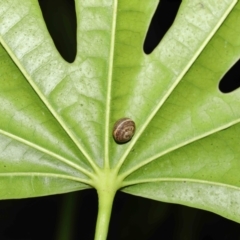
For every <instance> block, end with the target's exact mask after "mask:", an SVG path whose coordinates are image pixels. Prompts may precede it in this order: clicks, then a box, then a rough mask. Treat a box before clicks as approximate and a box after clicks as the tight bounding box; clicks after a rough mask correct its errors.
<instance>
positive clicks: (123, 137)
mask: <svg viewBox="0 0 240 240" xmlns="http://www.w3.org/2000/svg"><path fill="white" fill-rule="evenodd" d="M134 132H135V123H134V121H133V120H131V119H130V118H121V119H119V120H118V121H117V122H116V123H115V124H114V127H113V138H114V140H115V141H116V142H117V143H126V142H128V141H129V140H131V138H132V137H133V135H134Z"/></svg>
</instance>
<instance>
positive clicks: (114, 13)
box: [104, 0, 118, 168]
mask: <svg viewBox="0 0 240 240" xmlns="http://www.w3.org/2000/svg"><path fill="white" fill-rule="evenodd" d="M117 6H118V1H117V0H114V2H113V11H112V16H113V18H112V28H111V43H110V52H109V68H108V78H107V99H106V100H107V101H106V116H105V122H106V126H105V144H104V145H105V149H104V168H109V167H110V163H109V137H110V136H109V134H110V132H109V129H110V110H111V107H110V104H111V92H112V77H113V61H114V47H115V32H116V24H117V23H116V22H117V21H116V20H117Z"/></svg>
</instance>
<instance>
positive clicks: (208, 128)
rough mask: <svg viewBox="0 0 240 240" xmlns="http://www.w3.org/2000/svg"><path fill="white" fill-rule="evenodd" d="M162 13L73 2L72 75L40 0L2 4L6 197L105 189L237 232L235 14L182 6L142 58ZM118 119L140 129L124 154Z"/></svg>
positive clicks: (224, 5)
mask: <svg viewBox="0 0 240 240" xmlns="http://www.w3.org/2000/svg"><path fill="white" fill-rule="evenodd" d="M157 3H158V1H157V0H154V1H148V2H146V1H138V0H133V1H126V0H121V1H113V0H91V1H87V0H82V1H81V0H78V1H76V2H75V5H76V13H77V56H76V59H75V61H74V62H73V63H71V64H69V63H67V62H65V61H64V60H63V59H62V58H61V56H60V54H59V53H58V52H57V50H56V48H55V46H54V44H53V41H52V39H51V37H50V35H49V33H48V31H47V28H46V25H45V23H44V20H43V17H42V13H41V10H40V7H39V5H38V2H37V1H35V0H19V1H18V2H17V3H16V2H12V1H10V0H0V41H1V44H2V46H3V47H2V48H1V49H0V74H1V78H0V103H1V104H0V116H1V118H0V138H1V139H0V149H1V151H0V179H1V182H2V184H1V189H0V198H2V199H4V198H21V197H30V196H41V195H48V194H55V193H62V192H69V191H74V190H79V189H84V188H89V187H95V188H97V190H98V188H100V187H101V184H103V185H104V184H106V182H109V183H111V184H112V185H115V188H117V189H119V188H121V189H122V190H123V191H126V192H129V193H132V194H136V195H139V196H144V197H147V198H153V199H157V200H161V201H168V202H177V203H182V204H185V205H190V206H193V207H199V208H203V209H206V210H209V211H213V212H216V213H218V214H221V215H223V216H225V217H228V218H230V219H232V220H234V221H238V222H240V217H239V216H240V213H239V212H237V211H238V210H236V209H240V200H239V199H240V198H239V194H240V189H239V186H240V177H239V174H237V173H238V172H240V152H239V150H238V145H239V141H238V136H239V134H238V132H239V131H240V128H239V126H240V125H239V124H238V123H239V120H240V107H239V104H238V102H239V100H240V99H239V98H240V97H239V96H240V95H239V91H238V90H237V91H235V92H233V93H230V94H223V93H221V92H220V91H219V90H218V83H219V81H220V79H221V78H222V76H223V75H224V74H225V73H226V72H227V71H228V69H229V68H230V67H231V66H232V65H233V64H234V63H235V62H236V61H237V60H238V58H239V53H240V49H239V42H240V39H239V36H240V35H239V34H238V32H237V28H238V26H239V19H240V18H239V17H238V16H240V15H239V8H240V6H239V3H237V5H236V6H235V4H236V1H234V0H211V1H209V0H204V1H201V3H200V2H199V1H197V0H191V1H190V0H185V1H182V4H181V7H180V9H179V11H178V15H177V17H176V19H175V21H174V24H173V26H172V27H171V29H170V30H169V31H168V32H167V34H166V35H165V37H164V38H163V40H162V41H161V43H160V44H159V45H158V46H157V48H156V49H155V50H154V51H153V52H152V53H151V54H150V55H146V54H144V52H143V50H142V49H143V43H144V38H145V35H146V32H147V29H148V26H149V24H150V20H151V17H152V14H153V13H154V10H155V8H156V5H157ZM232 9H233V10H232ZM231 10H232V12H231V13H230V11H231ZM229 13H230V14H229ZM228 14H229V15H228ZM227 16H228V17H227ZM226 17H227V18H226ZM225 18H226V19H225ZM219 27H220V28H219ZM122 117H129V118H131V119H133V120H134V121H135V123H136V126H137V128H136V133H135V135H134V137H133V139H132V140H131V141H130V142H129V143H127V144H122V145H119V144H116V142H115V141H114V140H113V138H112V127H113V124H114V122H115V121H116V120H118V119H119V118H122ZM226 128H227V129H226ZM223 129H226V130H224V131H223ZM109 176H111V177H110V178H109ZM104 186H106V185H104Z"/></svg>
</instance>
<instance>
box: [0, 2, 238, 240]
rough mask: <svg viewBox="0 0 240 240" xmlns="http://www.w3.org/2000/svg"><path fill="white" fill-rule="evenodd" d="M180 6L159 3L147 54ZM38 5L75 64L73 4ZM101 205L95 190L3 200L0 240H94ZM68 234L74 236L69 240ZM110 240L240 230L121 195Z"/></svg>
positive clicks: (233, 78) (200, 214) (209, 216)
mask: <svg viewBox="0 0 240 240" xmlns="http://www.w3.org/2000/svg"><path fill="white" fill-rule="evenodd" d="M130 1H131V0H130ZM139 1H140V0H139ZM180 2H181V1H179V0H162V1H161V3H160V4H159V6H158V8H157V10H156V12H155V15H154V17H153V19H152V22H151V25H150V27H149V30H148V34H147V37H146V40H145V43H144V46H143V49H144V51H145V53H146V54H148V53H150V52H151V51H152V50H153V49H154V48H155V47H156V45H157V44H158V43H159V41H160V40H161V38H162V37H163V36H164V34H165V32H166V31H167V30H168V28H169V27H170V26H171V24H172V22H173V20H174V18H175V16H176V12H177V10H178V7H179V4H180ZM39 3H40V6H41V8H42V11H43V15H44V18H45V21H46V24H47V27H48V30H49V32H50V34H51V35H52V38H53V40H54V42H55V45H56V47H57V49H58V50H59V52H60V53H61V55H62V56H63V58H64V59H65V60H66V61H68V62H73V61H74V58H75V55H76V16H75V9H74V1H73V0H39ZM239 67H240V66H239V63H237V64H235V65H234V66H233V68H232V69H231V70H230V71H229V72H228V73H227V74H226V75H225V76H224V78H223V79H222V81H221V83H220V90H221V91H222V92H225V93H227V92H231V91H233V90H234V89H236V88H237V87H239V85H240V81H239V80H240V74H239V71H238V69H239ZM97 205H98V202H97V195H96V192H95V190H84V191H79V192H75V193H69V194H62V195H55V196H48V197H40V198H32V199H20V200H4V201H0V240H35V239H47V240H48V239H51V240H52V239H54V240H60V239H66V240H67V239H69V240H71V239H83V240H92V239H93V238H94V231H95V224H96V216H97ZM64 229H67V230H66V231H65V230H64ZM64 234H69V235H68V237H67V236H66V237H64ZM108 239H109V240H132V239H138V240H155V239H156V240H158V239H167V240H219V239H220V240H222V239H223V240H228V239H229V240H230V239H231V240H237V239H239V240H240V225H239V224H237V223H235V222H232V221H230V220H227V219H225V218H222V217H220V216H218V215H216V214H213V213H210V212H206V211H202V210H198V209H194V208H189V207H185V206H180V205H177V204H168V203H162V202H157V201H153V200H149V199H144V198H140V197H135V196H131V195H128V194H124V193H121V192H118V193H117V195H116V199H115V202H114V206H113V212H112V218H111V223H110V228H109V237H108Z"/></svg>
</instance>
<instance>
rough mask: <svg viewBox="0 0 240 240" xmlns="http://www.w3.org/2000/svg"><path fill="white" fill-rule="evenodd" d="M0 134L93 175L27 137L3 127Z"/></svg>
mask: <svg viewBox="0 0 240 240" xmlns="http://www.w3.org/2000/svg"><path fill="white" fill-rule="evenodd" d="M0 134H2V135H4V136H6V137H9V138H11V139H14V140H16V141H18V142H20V143H22V144H25V145H27V146H30V147H32V148H34V149H36V150H38V151H40V152H42V153H44V154H47V155H49V156H51V157H54V158H56V159H58V160H59V161H61V162H63V163H65V164H67V165H68V166H71V167H73V168H75V169H77V170H78V171H80V172H82V173H84V174H85V175H87V176H88V177H92V176H93V174H92V173H90V172H89V171H87V170H86V169H84V168H82V167H81V166H79V165H77V164H75V163H73V162H72V161H70V160H68V159H66V158H64V157H62V156H61V155H59V154H56V153H54V152H52V151H49V150H48V149H45V148H43V147H41V146H39V145H37V144H35V143H32V142H30V141H28V140H26V139H24V138H21V137H19V136H17V135H15V134H12V133H9V132H6V131H4V130H2V129H0Z"/></svg>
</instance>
